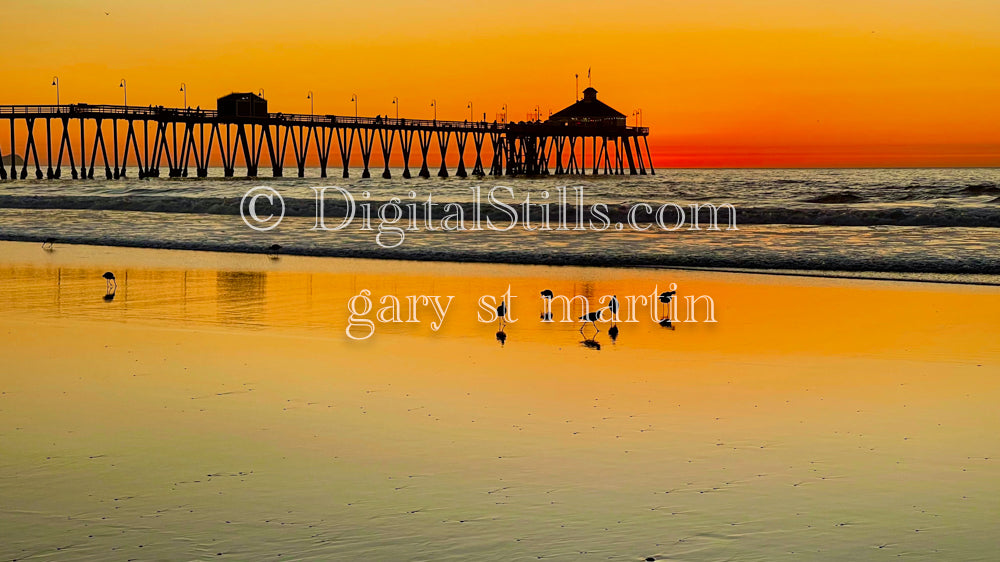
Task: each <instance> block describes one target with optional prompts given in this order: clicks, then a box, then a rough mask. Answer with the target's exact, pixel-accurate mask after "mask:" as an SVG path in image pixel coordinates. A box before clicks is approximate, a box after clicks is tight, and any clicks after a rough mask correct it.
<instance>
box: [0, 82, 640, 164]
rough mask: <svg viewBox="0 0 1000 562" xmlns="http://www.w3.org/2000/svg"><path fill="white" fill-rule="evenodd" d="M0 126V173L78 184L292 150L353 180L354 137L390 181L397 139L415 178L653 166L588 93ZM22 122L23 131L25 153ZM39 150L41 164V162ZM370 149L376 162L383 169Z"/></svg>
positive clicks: (113, 111) (59, 116) (119, 114)
mask: <svg viewBox="0 0 1000 562" xmlns="http://www.w3.org/2000/svg"><path fill="white" fill-rule="evenodd" d="M484 117H485V115H484ZM4 121H6V123H7V126H8V128H9V133H10V137H9V139H10V140H9V143H10V144H9V146H8V147H5V146H3V145H4V144H5V143H4V140H6V139H3V136H4V135H2V134H0V154H14V155H15V156H16V157H14V158H11V159H10V160H9V161H8V162H9V170H8V168H7V166H6V165H5V166H0V179H8V177H9V179H27V178H28V177H29V171H28V170H29V166H33V167H34V177H35V178H37V179H59V178H61V177H62V176H63V163H64V162H65V161H66V160H68V163H69V169H70V175H71V177H72V178H73V179H93V178H94V173H95V169H96V170H97V173H98V175H100V173H101V172H100V168H101V167H103V168H104V176H105V177H106V178H107V179H119V178H125V177H128V176H129V174H130V173H131V172H132V171H133V170H134V171H135V176H136V177H139V178H146V177H160V176H161V172H162V171H163V170H164V168H165V171H166V175H167V176H168V177H171V178H179V177H189V176H196V177H207V176H208V172H209V168H210V166H211V163H212V162H213V160H212V158H213V156H216V157H217V159H218V160H221V162H222V169H223V173H224V175H225V177H234V176H236V174H237V170H239V171H240V173H241V175H242V174H244V173H245V175H246V177H258V176H260V175H261V172H262V171H263V172H264V173H265V174H266V172H267V167H270V175H271V176H272V177H281V176H283V175H284V172H285V166H286V160H288V158H287V157H288V156H290V157H291V160H293V161H294V162H293V164H294V166H295V172H296V174H297V175H298V177H304V176H305V168H306V163H307V160H308V159H309V158H310V156H315V157H316V160H318V163H319V169H320V175H321V177H327V173H328V170H329V169H330V168H331V167H335V166H336V165H337V163H338V158H337V157H338V156H339V164H340V167H341V172H342V175H343V177H344V178H347V177H350V176H349V174H350V164H351V157H352V156H353V154H354V146H355V144H357V146H358V149H359V151H360V155H361V162H362V164H363V170H362V172H361V177H364V178H367V177H371V174H372V169H373V167H374V168H375V169H376V170H377V164H381V168H382V172H381V176H382V177H383V178H390V177H391V173H390V169H389V161H390V158H391V157H392V155H393V153H394V150H395V147H396V146H397V145H398V146H399V153H400V155H401V156H402V164H403V171H402V176H403V177H404V178H410V177H412V175H413V174H412V172H411V169H410V160H411V156H416V155H414V154H413V152H414V149H416V152H417V153H418V154H419V166H417V165H415V166H414V167H415V168H416V169H417V172H416V175H417V176H418V177H423V178H427V177H430V175H431V169H432V167H434V166H437V175H438V176H440V177H447V176H449V175H450V174H451V173H452V172H451V171H450V170H451V169H454V175H455V176H458V177H467V176H468V175H469V174H470V173H471V174H472V175H474V176H485V175H487V174H488V175H492V176H501V175H508V176H546V175H550V174H555V175H563V174H577V175H585V174H587V173H588V171H589V173H590V174H592V175H599V174H603V175H622V174H629V175H636V174H639V175H645V174H646V173H650V174H653V173H655V170H654V169H653V166H652V161H651V158H650V153H649V143H648V141H647V137H648V134H649V129H648V128H647V127H637V126H636V127H632V126H628V125H626V122H625V116H624V115H623V114H621V113H618V112H617V111H615V110H614V109H611V108H610V107H608V106H607V105H605V104H603V103H602V102H600V101H598V100H597V91H596V90H594V89H593V88H587V90H585V91H584V98H583V99H581V100H578V101H577V102H576V103H574V104H573V105H571V106H569V107H567V108H566V109H564V110H562V111H560V112H557V113H555V114H553V115H552V116H551V117H549V118H548V119H547V120H544V121H543V120H541V119H540V118H536V119H535V120H530V121H521V122H517V123H514V122H504V121H499V122H498V121H492V122H490V121H486V120H485V119H484V120H482V121H469V120H465V121H444V120H438V119H433V120H428V119H404V118H390V117H385V116H377V117H358V116H340V115H314V114H288V113H269V112H267V101H266V100H264V99H263V98H262V97H260V96H257V95H256V94H242V93H234V94H230V95H227V96H224V97H222V98H219V101H218V107H217V109H214V110H210V109H201V108H195V109H191V108H169V107H163V106H128V105H90V104H85V103H77V104H68V105H67V104H63V105H0V123H2V122H4ZM39 124H43V125H44V126H43V127H39ZM19 129H20V130H21V131H23V132H24V134H23V135H22V136H23V145H22V148H23V150H22V152H21V153H20V154H18V151H17V147H16V144H17V138H16V137H17V135H16V132H17V131H18V130H19ZM2 130H3V129H2V125H0V131H2ZM470 137H471V141H472V143H471V144H470V143H469V140H470ZM376 138H377V139H378V151H377V152H376V150H375V140H376ZM397 140H398V143H397ZM414 140H416V141H417V142H416V144H414ZM289 141H290V142H289ZM334 141H336V143H334ZM453 141H454V142H453ZM289 144H291V151H290V154H289V151H288V148H289ZM433 144H436V145H437V147H436V148H437V150H436V152H437V154H436V155H435V154H434V152H435V151H434V150H432V145H433ZM588 144H589V145H590V146H589V147H588ZM334 145H336V152H334ZM53 146H57V150H58V152H54V151H53ZM588 148H589V151H588ZM42 149H44V150H45V156H44V159H43V158H40V157H39V152H40V151H41V150H42ZM467 149H471V152H472V154H470V155H468V157H470V159H471V160H472V169H471V171H470V170H469V169H468V168H467V167H466V158H467V155H466V152H467ZM643 149H644V151H645V158H644V157H643V156H644V154H643V152H644V151H643ZM88 153H89V157H88ZM77 156H79V158H77ZM331 156H332V158H331ZM373 156H374V157H376V158H379V157H380V158H381V161H380V162H377V163H376V166H373ZM588 159H589V163H588ZM432 160H436V162H434V163H433V164H432ZM43 161H44V162H45V170H44V172H43V170H42V162H43ZM99 161H100V163H98V162H99ZM449 166H453V168H450V167H449ZM18 168H20V169H18Z"/></svg>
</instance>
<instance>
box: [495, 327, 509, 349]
mask: <svg viewBox="0 0 1000 562" xmlns="http://www.w3.org/2000/svg"><path fill="white" fill-rule="evenodd" d="M497 341H498V342H500V347H503V345H504V344H505V343H507V332H504V331H503V329H502V328H501V329H500V331H499V332H497Z"/></svg>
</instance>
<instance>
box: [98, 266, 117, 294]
mask: <svg viewBox="0 0 1000 562" xmlns="http://www.w3.org/2000/svg"><path fill="white" fill-rule="evenodd" d="M101 277H103V278H104V282H105V284H106V285H107V289H108V294H109V295H112V294H114V293H115V292H116V291H117V290H118V281H116V280H115V274H114V273H111V272H110V271H105V272H104V275H102V276H101Z"/></svg>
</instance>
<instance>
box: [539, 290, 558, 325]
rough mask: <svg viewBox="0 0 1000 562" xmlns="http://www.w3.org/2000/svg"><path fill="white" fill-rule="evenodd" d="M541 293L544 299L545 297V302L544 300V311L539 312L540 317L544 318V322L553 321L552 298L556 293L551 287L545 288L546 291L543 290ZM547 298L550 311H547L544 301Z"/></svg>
mask: <svg viewBox="0 0 1000 562" xmlns="http://www.w3.org/2000/svg"><path fill="white" fill-rule="evenodd" d="M541 295H542V299H543V302H542V313H541V314H539V315H538V317H539V318H541V319H542V322H551V321H552V304H551V303H552V298H553V297H555V294H554V293H553V292H552V290H551V289H545V290H544V291H542V293H541ZM545 300H548V301H549V311H548V312H546V311H545V302H544V301H545Z"/></svg>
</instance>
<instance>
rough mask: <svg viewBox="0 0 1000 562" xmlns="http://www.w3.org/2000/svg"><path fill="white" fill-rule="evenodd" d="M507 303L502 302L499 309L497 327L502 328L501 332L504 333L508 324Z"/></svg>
mask: <svg viewBox="0 0 1000 562" xmlns="http://www.w3.org/2000/svg"><path fill="white" fill-rule="evenodd" d="M506 316H507V301H500V306H498V307H497V325H498V326H499V327H500V331H501V332H502V331H503V326H504V325H505V324H507V318H506Z"/></svg>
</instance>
